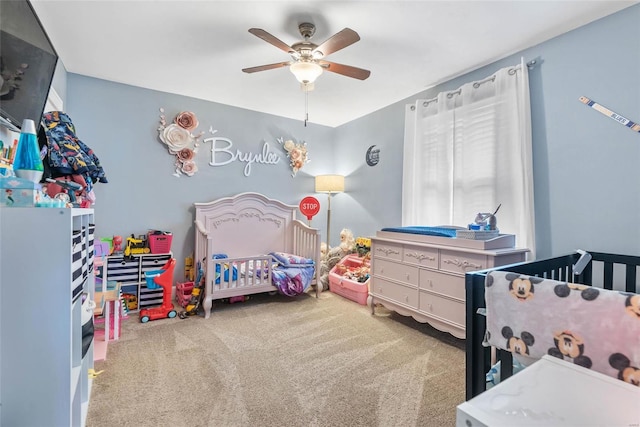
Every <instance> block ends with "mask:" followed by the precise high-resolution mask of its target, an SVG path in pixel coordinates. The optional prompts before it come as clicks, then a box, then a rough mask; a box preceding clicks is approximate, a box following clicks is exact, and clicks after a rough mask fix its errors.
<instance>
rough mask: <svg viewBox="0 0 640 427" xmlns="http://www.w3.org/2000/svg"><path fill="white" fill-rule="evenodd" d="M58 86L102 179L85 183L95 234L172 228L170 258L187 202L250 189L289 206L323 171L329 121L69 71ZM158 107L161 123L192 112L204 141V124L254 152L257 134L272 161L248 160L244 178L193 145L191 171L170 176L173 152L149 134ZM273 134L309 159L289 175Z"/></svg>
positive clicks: (185, 232)
mask: <svg viewBox="0 0 640 427" xmlns="http://www.w3.org/2000/svg"><path fill="white" fill-rule="evenodd" d="M67 84H68V89H67V90H68V102H67V103H66V106H65V110H66V111H67V113H68V114H69V116H70V117H71V118H72V120H73V122H74V124H75V126H76V132H77V136H78V137H79V138H80V139H81V140H82V141H84V142H85V143H86V144H87V145H89V147H91V148H92V149H93V150H94V151H95V153H96V155H97V156H98V158H99V159H100V162H101V164H102V166H103V168H104V169H105V171H106V173H107V178H108V180H109V183H107V184H100V183H99V184H97V185H96V186H95V193H96V197H97V201H96V205H95V208H96V210H97V215H96V222H97V226H96V228H97V234H98V235H99V236H112V235H115V234H119V235H123V236H127V235H130V234H131V233H133V234H135V235H138V234H142V233H145V232H146V230H147V229H159V230H169V231H172V232H173V235H174V238H173V239H174V240H173V247H172V249H173V251H174V253H175V255H176V257H177V259H178V261H179V263H182V261H183V259H184V257H185V256H187V255H189V254H190V253H191V252H192V251H193V245H194V240H193V236H194V230H193V215H194V209H193V203H194V202H208V201H211V200H215V199H217V198H220V197H226V196H230V195H234V194H236V193H241V192H246V191H253V192H258V193H262V194H265V195H266V196H268V197H271V198H276V199H279V200H282V201H284V202H286V203H290V204H294V205H297V204H298V203H299V201H300V200H301V198H302V197H304V196H307V195H313V194H314V179H313V176H315V175H316V174H321V173H331V172H333V162H332V159H333V153H334V134H335V130H334V129H332V128H329V127H325V126H317V125H308V126H307V127H304V125H303V122H302V121H295V120H290V119H285V118H282V117H276V116H272V115H268V114H262V113H256V112H253V111H248V110H243V109H239V108H234V107H230V106H226V105H221V104H216V103H211V102H206V101H202V100H198V99H193V98H188V97H184V96H178V95H172V94H167V93H162V92H157V91H152V90H147V89H142V88H139V87H132V86H127V85H123V84H118V83H112V82H108V81H105V80H98V79H94V78H89V77H85V76H80V75H76V74H71V73H70V74H69V75H68V81H67ZM161 107H163V108H164V109H165V113H166V118H167V121H168V122H171V121H172V120H173V118H174V117H175V115H176V114H177V113H179V112H180V111H192V112H194V113H195V114H196V115H197V116H198V119H199V121H200V126H199V127H198V129H197V130H198V131H199V130H202V131H205V136H204V137H205V138H206V137H207V136H209V135H210V134H209V127H213V129H214V130H217V133H216V134H215V136H219V137H224V138H228V139H230V140H231V141H232V142H233V144H234V145H233V147H232V150H233V151H235V150H236V149H239V150H241V151H242V152H245V153H246V152H252V153H254V154H258V153H261V151H262V146H263V142H264V141H266V142H268V143H269V145H270V150H271V151H273V152H275V153H277V154H278V155H279V156H280V157H281V160H280V162H279V163H278V164H276V165H266V164H255V163H254V164H253V165H252V167H251V173H250V174H249V176H245V175H244V167H245V163H242V162H232V163H231V164H228V165H225V166H215V167H213V166H210V165H209V164H208V163H209V162H210V161H211V151H210V150H211V144H202V145H201V146H200V148H199V152H198V155H197V157H196V162H197V164H198V168H199V171H198V172H197V173H196V174H195V175H194V176H193V177H187V176H182V177H180V178H177V177H174V176H173V175H172V173H173V172H174V160H175V157H174V156H173V155H170V154H169V153H168V151H167V149H166V146H164V145H163V144H162V143H161V142H160V141H159V140H158V131H157V128H158V126H159V124H160V123H159V120H160V111H159V109H160V108H161ZM280 137H284V138H285V139H289V138H291V139H293V140H294V141H305V142H306V143H307V147H308V151H309V159H310V162H309V163H307V164H306V165H305V166H304V167H303V168H302V170H301V171H299V172H298V174H297V175H296V177H295V178H293V177H292V176H291V169H290V167H289V165H288V159H287V157H286V152H285V151H284V150H283V148H282V146H281V145H280V144H279V143H278V142H277V139H278V138H280ZM224 159H225V158H223V157H220V158H218V159H217V161H218V162H220V161H222V160H224ZM323 218H325V217H323V216H322V215H319V216H318V217H316V218H314V220H313V223H312V225H313V226H320V224H323V223H324V222H323V221H322V219H323Z"/></svg>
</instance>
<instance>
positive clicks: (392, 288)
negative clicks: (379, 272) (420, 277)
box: [371, 277, 418, 309]
mask: <svg viewBox="0 0 640 427" xmlns="http://www.w3.org/2000/svg"><path fill="white" fill-rule="evenodd" d="M371 287H372V289H371V293H372V294H374V295H375V296H379V297H382V298H386V299H388V300H392V301H393V302H397V303H400V304H403V305H406V306H409V307H411V308H414V309H417V308H418V289H417V288H410V287H409V286H404V285H400V284H397V283H392V282H389V281H387V280H384V279H380V278H378V277H374V278H373V279H372V280H371Z"/></svg>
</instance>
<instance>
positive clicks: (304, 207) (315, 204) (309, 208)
mask: <svg viewBox="0 0 640 427" xmlns="http://www.w3.org/2000/svg"><path fill="white" fill-rule="evenodd" d="M300 212H302V214H303V215H304V216H306V217H307V219H308V220H309V221H311V218H313V216H314V215H317V214H318V212H320V202H319V201H318V199H316V198H315V197H311V196H308V197H305V198H304V199H302V200H301V201H300Z"/></svg>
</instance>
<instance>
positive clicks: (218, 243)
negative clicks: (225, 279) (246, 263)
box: [195, 193, 297, 259]
mask: <svg viewBox="0 0 640 427" xmlns="http://www.w3.org/2000/svg"><path fill="white" fill-rule="evenodd" d="M195 207H196V218H195V221H196V227H197V228H198V230H196V231H199V232H200V233H198V232H197V233H196V236H197V237H196V256H197V257H198V258H196V259H202V257H204V256H206V239H207V238H208V239H211V242H212V249H213V253H224V254H226V255H228V256H229V257H231V258H234V257H242V256H253V255H264V254H268V253H269V252H273V251H281V252H292V251H293V224H292V223H293V222H294V221H295V216H296V210H297V206H293V205H287V204H285V203H282V202H280V201H278V200H273V199H269V198H268V197H266V196H264V195H262V194H258V193H241V194H238V195H236V196H232V197H225V198H221V199H218V200H214V201H212V202H207V203H195Z"/></svg>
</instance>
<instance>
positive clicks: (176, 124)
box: [158, 108, 204, 177]
mask: <svg viewBox="0 0 640 427" xmlns="http://www.w3.org/2000/svg"><path fill="white" fill-rule="evenodd" d="M198 125H199V123H198V118H197V117H196V115H195V114H194V113H192V112H191V111H183V112H181V113H178V115H177V116H176V117H175V119H174V120H173V123H171V124H167V121H166V118H165V115H164V108H160V126H159V127H158V138H160V141H161V142H162V143H163V144H165V145H166V146H167V148H168V150H169V153H171V154H173V155H174V156H175V157H176V162H175V166H176V170H175V172H174V173H173V175H174V176H176V177H180V175H182V174H184V175H187V176H193V175H194V174H195V173H196V172H197V171H198V166H197V165H196V162H195V157H196V154H197V153H198V147H199V146H200V138H201V137H202V135H204V132H200V133H199V134H197V135H195V134H194V133H193V132H194V130H195V129H196V128H197V127H198Z"/></svg>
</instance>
